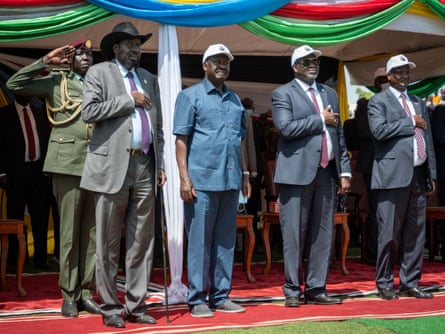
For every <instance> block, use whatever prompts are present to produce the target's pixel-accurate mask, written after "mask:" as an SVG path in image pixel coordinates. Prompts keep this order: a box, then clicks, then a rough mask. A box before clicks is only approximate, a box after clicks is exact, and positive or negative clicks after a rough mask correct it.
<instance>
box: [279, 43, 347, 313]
mask: <svg viewBox="0 0 445 334" xmlns="http://www.w3.org/2000/svg"><path fill="white" fill-rule="evenodd" d="M320 55H321V52H320V51H319V50H314V49H312V48H311V47H310V46H308V45H303V46H300V47H299V48H297V49H295V50H294V52H293V54H292V57H291V64H290V65H291V67H292V70H293V72H294V77H295V78H294V79H293V80H292V81H290V82H289V83H287V84H285V85H282V86H281V87H278V88H277V89H276V90H274V91H273V92H272V118H273V122H274V124H275V127H276V128H277V129H278V133H279V140H278V152H277V161H276V167H275V176H274V182H275V183H277V184H279V187H280V226H281V233H282V237H283V255H284V275H285V280H286V282H285V284H284V285H283V292H284V295H285V297H286V301H285V306H286V307H298V306H299V299H300V295H301V294H304V302H305V303H306V304H324V305H328V304H341V303H342V301H341V299H339V298H333V297H330V296H328V295H327V292H326V279H327V275H328V267H329V259H330V253H331V242H332V233H333V227H334V208H335V200H336V193H337V192H341V193H344V192H349V191H350V189H351V183H350V178H351V167H350V163H349V158H348V151H347V149H346V145H345V141H344V136H343V129H342V127H341V125H340V119H339V106H338V97H337V94H336V92H335V91H334V90H333V89H332V88H330V87H328V86H326V85H324V84H320V83H317V82H316V79H317V77H318V73H319V69H320V67H319V65H320V60H319V56H320ZM305 250H306V254H307V265H306V266H305V267H304V268H303V259H304V258H303V256H304V255H305V254H304V253H305ZM303 269H304V270H303ZM303 271H304V275H303V274H302V273H303ZM303 276H304V280H303ZM303 284H304V291H302V286H303Z"/></svg>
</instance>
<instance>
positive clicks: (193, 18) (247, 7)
mask: <svg viewBox="0 0 445 334" xmlns="http://www.w3.org/2000/svg"><path fill="white" fill-rule="evenodd" d="M89 2H91V3H93V4H96V5H98V6H100V7H102V8H105V9H108V10H110V11H113V12H116V13H119V14H122V15H127V16H131V17H135V18H139V19H145V20H153V21H156V22H159V23H164V24H172V25H176V26H187V27H216V26H226V25H230V24H236V23H240V22H243V21H248V20H252V19H254V18H257V17H260V16H263V15H266V14H268V13H270V12H272V11H274V10H275V9H278V8H280V7H281V6H283V5H285V4H287V3H288V2H289V0H255V1H251V0H214V1H209V0H193V1H190V0H189V1H184V0H182V1H179V0H175V1H169V0H164V1H157V0H90V1H89Z"/></svg>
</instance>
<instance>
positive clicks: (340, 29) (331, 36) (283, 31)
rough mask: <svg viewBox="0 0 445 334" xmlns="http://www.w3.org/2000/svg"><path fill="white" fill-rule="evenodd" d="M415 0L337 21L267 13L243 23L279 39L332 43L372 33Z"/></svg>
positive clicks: (266, 36) (306, 42)
mask: <svg viewBox="0 0 445 334" xmlns="http://www.w3.org/2000/svg"><path fill="white" fill-rule="evenodd" d="M413 3H414V0H402V1H400V2H399V3H398V4H397V5H394V6H392V7H390V8H388V9H386V10H384V11H382V12H379V13H377V14H374V15H370V16H367V17H360V18H358V19H356V20H352V21H346V22H342V23H337V24H321V23H317V22H314V23H313V24H309V23H302V22H301V21H297V20H291V19H288V20H285V19H280V18H278V17H275V16H271V15H266V16H263V17H260V18H258V19H255V20H253V21H249V22H244V23H241V24H240V26H241V27H243V28H244V29H246V30H248V31H250V32H251V33H253V34H255V35H259V36H262V37H264V38H268V39H271V40H275V41H277V42H281V43H285V44H291V45H300V44H310V45H312V46H329V45H333V44H338V43H342V42H347V41H350V40H354V39H358V38H361V37H363V36H366V35H369V34H371V33H373V32H375V31H377V30H379V29H380V28H382V27H383V26H385V25H387V24H388V23H390V22H392V21H394V20H395V19H397V18H398V17H399V16H401V15H402V14H403V13H404V12H405V11H406V10H407V9H408V8H409V7H410V6H411V5H412V4H413Z"/></svg>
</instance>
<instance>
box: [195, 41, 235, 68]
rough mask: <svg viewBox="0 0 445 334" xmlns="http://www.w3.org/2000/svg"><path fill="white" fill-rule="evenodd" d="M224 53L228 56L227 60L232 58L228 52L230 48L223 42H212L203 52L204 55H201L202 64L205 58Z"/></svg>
mask: <svg viewBox="0 0 445 334" xmlns="http://www.w3.org/2000/svg"><path fill="white" fill-rule="evenodd" d="M220 54H224V55H226V56H227V57H229V61H232V60H233V56H232V54H231V53H230V50H229V49H228V48H227V46H225V45H224V44H212V45H210V46H209V47H208V48H207V50H206V51H205V52H204V56H203V57H202V63H203V64H204V63H205V61H206V60H207V58H209V57H211V56H215V55H220Z"/></svg>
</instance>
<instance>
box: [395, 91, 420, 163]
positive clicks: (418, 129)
mask: <svg viewBox="0 0 445 334" xmlns="http://www.w3.org/2000/svg"><path fill="white" fill-rule="evenodd" d="M400 98H401V99H402V104H403V109H405V113H406V115H407V116H408V117H410V118H411V117H412V114H411V111H410V110H409V107H408V104H407V103H406V96H405V94H400ZM414 138H415V139H416V143H417V155H418V157H419V159H420V160H424V159H425V158H426V150H425V142H424V141H423V135H422V129H420V128H418V127H417V126H416V128H415V130H414Z"/></svg>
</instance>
